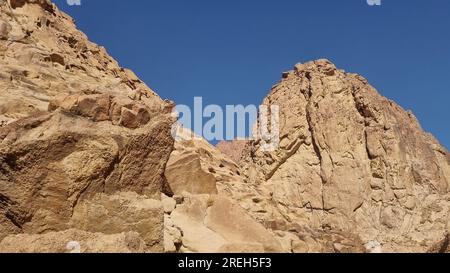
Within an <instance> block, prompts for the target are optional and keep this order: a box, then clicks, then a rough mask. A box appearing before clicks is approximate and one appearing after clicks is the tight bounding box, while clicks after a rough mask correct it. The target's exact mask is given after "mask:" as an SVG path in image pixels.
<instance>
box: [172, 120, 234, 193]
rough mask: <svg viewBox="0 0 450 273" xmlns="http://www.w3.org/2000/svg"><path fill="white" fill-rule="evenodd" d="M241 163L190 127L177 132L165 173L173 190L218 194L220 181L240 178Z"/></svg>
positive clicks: (174, 191)
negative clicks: (234, 160) (195, 133)
mask: <svg viewBox="0 0 450 273" xmlns="http://www.w3.org/2000/svg"><path fill="white" fill-rule="evenodd" d="M240 174H241V173H240V171H239V167H238V166H237V164H236V163H235V162H233V161H232V160H231V159H229V158H228V157H227V156H225V155H224V154H222V153H220V152H219V151H218V150H217V149H215V147H214V146H212V145H211V144H209V143H208V142H206V141H205V140H204V139H202V138H200V137H199V136H196V135H194V134H193V133H192V132H191V131H189V130H187V129H182V128H180V129H179V130H178V132H177V137H176V142H175V149H174V151H173V152H172V154H171V155H170V159H169V162H168V163H167V167H166V171H165V176H166V178H167V183H168V185H169V187H170V191H171V193H172V194H175V195H181V194H183V192H188V193H191V194H216V193H217V192H218V190H217V182H222V181H232V180H241V177H240Z"/></svg>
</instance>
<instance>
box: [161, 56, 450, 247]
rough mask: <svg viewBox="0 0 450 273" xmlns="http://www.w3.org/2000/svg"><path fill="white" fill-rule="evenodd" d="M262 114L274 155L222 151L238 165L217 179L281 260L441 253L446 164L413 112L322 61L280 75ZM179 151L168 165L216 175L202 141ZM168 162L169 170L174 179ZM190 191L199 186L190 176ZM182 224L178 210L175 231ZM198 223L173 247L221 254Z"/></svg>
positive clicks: (219, 241)
mask: <svg viewBox="0 0 450 273" xmlns="http://www.w3.org/2000/svg"><path fill="white" fill-rule="evenodd" d="M264 104H265V105H267V106H270V105H277V106H279V107H280V111H281V113H280V137H281V140H280V147H279V148H278V149H277V150H276V151H274V152H267V151H264V150H263V149H262V147H263V146H264V140H263V139H258V140H255V141H252V142H248V143H244V144H242V143H239V142H232V143H220V144H219V145H218V149H220V150H221V151H222V152H224V153H226V154H228V156H229V158H234V159H235V160H237V163H238V164H237V166H239V168H238V169H237V172H238V173H239V175H236V176H227V177H218V176H217V175H216V176H214V178H215V181H216V188H217V194H218V195H219V196H227V198H229V199H230V200H233V201H232V202H234V203H238V204H239V205H240V206H241V207H242V208H243V209H245V210H246V211H247V213H248V214H249V215H251V217H252V218H253V219H254V220H256V221H257V222H259V223H260V224H262V225H263V226H264V227H265V228H266V229H267V231H269V233H270V234H271V236H275V237H276V238H277V240H278V241H279V243H280V244H281V246H282V248H283V251H285V252H427V251H429V252H438V251H446V249H447V247H448V244H447V242H448V240H447V239H448V234H449V227H450V222H449V221H450V212H449V211H450V193H449V192H450V171H449V170H450V168H449V167H450V155H449V153H448V152H447V150H446V149H445V148H443V147H442V146H441V145H440V144H439V143H438V142H437V141H436V140H435V139H434V138H433V136H431V135H429V134H427V133H424V132H423V130H422V129H421V127H420V125H419V123H418V122H417V120H416V118H415V117H414V116H413V114H412V113H411V112H407V111H404V110H403V109H402V108H400V107H399V106H398V105H396V104H395V103H394V102H392V101H389V100H388V99H386V98H384V97H382V96H381V95H379V94H378V93H377V91H376V90H375V89H374V88H373V87H371V86H370V85H369V84H368V82H367V81H366V80H365V79H363V78H362V77H361V76H359V75H356V74H348V73H345V72H344V71H342V70H339V69H337V68H336V67H335V66H334V65H333V64H332V63H330V62H329V61H327V60H318V61H315V62H309V63H306V64H298V65H296V66H295V69H294V70H292V71H289V72H286V73H284V74H283V79H282V80H281V81H280V83H278V84H277V85H276V86H274V87H273V89H272V91H271V93H270V94H269V95H268V97H267V98H266V99H265V101H264ZM182 143H184V144H183V145H176V146H177V153H176V154H174V155H173V157H175V158H177V157H178V156H179V154H189V155H191V156H192V157H195V158H197V160H199V161H200V162H202V164H200V165H201V166H202V167H201V169H202V170H203V172H205V173H206V169H207V168H205V166H209V169H210V170H211V173H213V174H214V172H215V168H214V166H216V165H218V164H220V163H219V162H220V161H217V160H216V159H218V158H224V157H223V156H222V155H220V156H217V150H216V149H214V148H212V147H210V146H206V144H205V143H204V141H202V140H194V141H191V142H189V143H190V145H186V142H182ZM200 146H201V147H202V148H199V147H200ZM205 151H207V152H205ZM205 155H209V157H208V156H205ZM211 155H212V156H211ZM225 158H227V157H225ZM229 160H231V159H229ZM171 162H173V161H172V160H169V167H168V169H173V170H175V169H178V168H171ZM231 162H233V161H231ZM233 165H234V164H232V163H231V164H228V165H224V164H221V166H222V167H223V168H222V172H224V173H227V171H226V170H227V169H228V170H229V171H228V172H229V173H236V171H234V170H232V169H229V166H233ZM190 170H191V172H193V170H192V168H190ZM197 170H198V169H197ZM182 172H184V171H182V170H180V174H181V173H182ZM210 176H211V175H210ZM211 177H212V176H211ZM210 180H211V179H210ZM188 181H190V183H200V182H199V181H198V180H196V179H195V177H194V176H193V177H192V178H189V179H188ZM211 183H212V182H211V181H209V184H211ZM169 184H170V181H169ZM184 190H185V191H187V192H189V193H191V194H198V192H195V191H194V192H192V191H190V190H189V189H187V188H185V189H184ZM207 193H208V194H213V195H214V194H216V192H215V191H210V192H207ZM191 202H192V201H191ZM205 202H206V201H204V202H203V206H206V205H204V203H205ZM206 203H207V202H206ZM191 206H194V207H201V205H199V204H196V205H193V204H191ZM181 211H183V212H182V213H181ZM200 211H202V210H200ZM203 211H204V209H203ZM186 215H190V214H189V212H188V211H187V210H181V208H180V209H178V208H177V209H176V210H175V211H174V213H173V214H172V218H173V219H172V222H177V219H180V218H181V219H184V218H183V217H186ZM200 215H203V216H202V217H198V219H199V220H197V222H189V221H187V220H181V222H178V226H177V225H175V226H177V227H178V228H179V229H180V230H182V231H185V230H189V232H185V233H184V237H182V238H180V237H177V239H178V240H181V242H182V243H183V246H184V247H186V246H189V247H190V248H191V250H196V251H214V249H216V250H217V249H222V248H221V247H223V244H224V241H223V238H224V237H223V236H216V235H217V234H214V233H211V232H210V230H211V228H210V227H208V226H207V228H208V229H207V230H205V229H204V225H203V224H202V223H204V219H205V216H204V215H205V214H201V213H200ZM194 218H195V217H194ZM230 219H231V218H230ZM174 220H175V221H174ZM178 221H180V220H178ZM198 223H200V225H198ZM228 225H232V224H231V223H228ZM200 229H201V230H202V233H204V234H206V233H208V234H210V237H208V239H206V240H205V241H204V242H202V240H201V236H199V235H198V234H196V233H195V231H198V230H200ZM225 241H226V240H225ZM186 242H187V243H186ZM208 242H215V243H211V244H210V245H209V244H208ZM228 243H230V242H229V241H228ZM203 247H207V248H206V249H205V248H203ZM208 247H211V248H212V249H211V248H208ZM240 247H241V248H242V249H244V247H243V246H242V245H241V246H240ZM225 248H226V247H225ZM253 250H254V251H257V250H255V249H253Z"/></svg>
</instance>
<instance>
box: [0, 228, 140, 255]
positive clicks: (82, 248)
mask: <svg viewBox="0 0 450 273" xmlns="http://www.w3.org/2000/svg"><path fill="white" fill-rule="evenodd" d="M74 239H76V241H73V240H74ZM144 252H145V242H144V241H142V239H141V238H140V236H139V234H138V233H136V232H128V233H120V234H111V235H105V234H103V233H89V232H85V231H80V230H76V229H69V230H65V231H61V232H49V233H46V234H43V235H29V234H19V235H12V236H8V237H7V238H5V239H4V240H3V241H2V242H0V253H144Z"/></svg>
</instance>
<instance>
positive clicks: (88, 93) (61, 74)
mask: <svg viewBox="0 0 450 273" xmlns="http://www.w3.org/2000/svg"><path fill="white" fill-rule="evenodd" d="M0 30H1V32H0V34H1V35H0V68H1V69H0V96H1V100H0V122H1V128H0V240H2V239H4V238H5V237H8V236H9V237H8V238H7V239H5V240H4V241H3V243H2V244H0V250H3V249H6V251H10V250H11V248H9V246H10V245H11V244H12V242H16V243H17V242H26V241H30V242H33V244H39V243H40V242H42V243H44V242H52V241H53V240H54V242H55V245H54V247H55V248H52V247H53V246H48V245H47V246H45V248H44V247H39V246H33V245H26V246H24V248H18V249H17V250H18V251H28V250H29V251H34V250H45V251H52V250H54V251H59V250H60V241H61V240H62V239H61V238H68V237H73V239H72V240H74V241H76V240H79V241H80V242H84V243H83V244H82V245H81V251H83V252H84V251H91V252H96V251H102V250H108V251H109V250H111V251H119V252H120V251H122V250H123V251H126V252H127V251H129V250H130V249H132V250H140V249H144V250H145V251H162V250H163V221H164V220H163V219H164V212H163V208H162V203H161V201H160V195H161V191H162V188H163V185H164V184H165V179H164V170H165V165H166V162H167V160H168V158H169V155H170V153H171V151H172V149H173V138H172V136H171V126H172V123H173V122H174V120H173V118H172V116H171V111H172V108H173V103H170V102H167V101H163V100H162V99H160V98H159V97H158V96H157V95H156V94H155V93H154V92H153V91H152V90H151V89H149V88H148V87H147V86H146V85H145V84H144V83H143V82H142V81H140V80H139V79H138V78H137V77H136V76H135V75H134V73H133V72H131V71H130V70H127V69H123V68H121V67H119V65H118V64H117V62H116V61H115V60H113V59H112V58H111V57H110V56H109V55H108V54H107V53H106V50H105V49H104V48H102V47H100V46H98V45H95V44H93V43H91V42H89V41H88V39H87V38H86V36H85V35H84V34H83V33H81V32H80V31H78V30H77V29H76V27H75V25H74V22H73V20H72V19H71V18H70V17H69V16H67V15H66V14H64V13H62V12H60V11H59V10H58V9H57V8H56V6H55V5H54V4H52V3H51V2H50V1H47V0H26V1H18V0H10V1H3V0H2V1H0ZM69 230H75V231H69ZM126 232H135V233H133V234H134V235H133V236H132V238H134V239H133V240H131V241H130V242H138V243H139V242H140V241H139V240H143V241H144V242H145V244H144V246H145V247H136V248H128V247H126V248H120V246H119V245H117V246H116V247H115V248H110V247H107V246H106V245H105V246H102V245H101V242H102V240H101V239H100V238H106V239H105V240H106V241H105V244H108V242H112V241H114V240H121V241H122V243H120V244H121V245H122V246H127V240H128V239H126V238H131V237H130V236H128V235H126V234H125V233H126ZM14 234H30V235H29V236H30V237H29V238H30V239H24V236H25V235H24V236H14ZM98 234H103V235H98ZM69 235H70V236H69ZM106 235H108V236H109V237H105V236H106ZM36 236H42V237H40V238H39V237H38V238H39V239H37V238H36ZM91 243H92V245H91ZM137 246H139V245H137ZM4 247H5V248H4Z"/></svg>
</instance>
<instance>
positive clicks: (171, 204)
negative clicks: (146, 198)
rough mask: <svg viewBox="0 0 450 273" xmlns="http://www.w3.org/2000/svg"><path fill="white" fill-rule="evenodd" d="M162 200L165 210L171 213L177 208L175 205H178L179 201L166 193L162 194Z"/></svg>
mask: <svg viewBox="0 0 450 273" xmlns="http://www.w3.org/2000/svg"><path fill="white" fill-rule="evenodd" d="M161 202H162V205H163V208H164V212H165V213H167V214H171V213H172V211H174V210H175V207H176V206H177V201H175V199H173V198H171V197H168V196H167V195H165V194H162V197H161Z"/></svg>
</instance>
